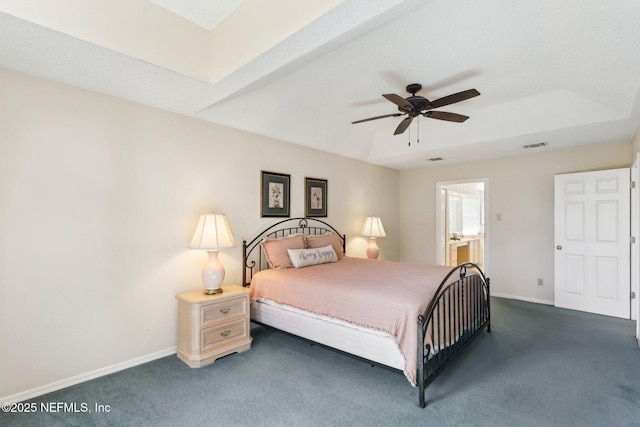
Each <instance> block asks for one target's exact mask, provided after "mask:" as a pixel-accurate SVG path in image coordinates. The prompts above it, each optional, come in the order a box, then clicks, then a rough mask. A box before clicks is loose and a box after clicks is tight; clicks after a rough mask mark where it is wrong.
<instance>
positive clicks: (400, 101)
mask: <svg viewBox="0 0 640 427" xmlns="http://www.w3.org/2000/svg"><path fill="white" fill-rule="evenodd" d="M382 96H384V97H385V98H386V99H387V100H389V101H391V102H393V103H394V104H396V105H397V106H398V107H400V108H402V109H403V110H405V111H410V110H411V109H412V108H413V105H411V103H410V102H409V101H407V100H406V99H404V98H403V97H401V96H400V95H395V94H393V93H389V94H386V95H382Z"/></svg>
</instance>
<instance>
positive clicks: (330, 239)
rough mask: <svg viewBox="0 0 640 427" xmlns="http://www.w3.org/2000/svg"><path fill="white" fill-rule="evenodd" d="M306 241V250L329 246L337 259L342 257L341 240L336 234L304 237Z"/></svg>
mask: <svg viewBox="0 0 640 427" xmlns="http://www.w3.org/2000/svg"><path fill="white" fill-rule="evenodd" d="M306 240H307V248H309V249H315V248H323V247H325V246H327V245H331V246H333V250H334V251H335V252H336V255H337V256H338V259H340V258H342V257H343V256H344V251H343V250H342V239H341V238H340V236H338V235H337V234H334V233H328V234H322V235H317V236H306Z"/></svg>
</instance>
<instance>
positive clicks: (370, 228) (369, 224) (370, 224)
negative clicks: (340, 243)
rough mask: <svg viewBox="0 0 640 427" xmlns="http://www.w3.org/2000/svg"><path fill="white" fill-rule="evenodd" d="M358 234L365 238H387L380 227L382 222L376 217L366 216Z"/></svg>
mask: <svg viewBox="0 0 640 427" xmlns="http://www.w3.org/2000/svg"><path fill="white" fill-rule="evenodd" d="M360 234H361V235H363V236H367V237H386V236H387V235H386V234H385V232H384V227H383V226H382V220H380V218H378V217H377V216H368V217H366V218H365V220H364V225H363V226H362V231H361V232H360Z"/></svg>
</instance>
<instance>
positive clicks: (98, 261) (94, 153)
mask: <svg viewBox="0 0 640 427" xmlns="http://www.w3.org/2000/svg"><path fill="white" fill-rule="evenodd" d="M0 93H2V96H1V97H0V117H1V118H2V121H1V122H0V123H1V124H0V236H1V238H0V346H1V348H0V372H1V373H2V374H1V375H0V376H1V377H2V379H1V381H0V399H2V398H3V397H5V398H6V397H7V396H15V395H24V393H26V392H27V391H30V390H33V389H35V388H37V387H43V386H47V385H50V384H58V383H57V382H58V381H63V382H64V381H66V380H68V379H70V378H71V379H73V378H79V377H77V376H80V377H82V376H83V375H85V374H87V373H92V372H96V371H98V370H100V369H105V368H110V367H113V366H118V364H122V363H127V361H131V360H134V361H135V360H142V359H136V358H145V357H154V355H162V354H167V352H170V351H172V349H173V348H174V346H175V344H176V330H177V327H176V308H177V307H176V301H175V298H174V295H175V294H177V293H180V292H184V291H187V290H192V289H198V288H200V287H201V286H202V285H201V281H200V277H199V276H200V269H201V267H202V266H203V264H204V263H205V261H206V255H205V254H204V253H202V252H199V251H193V250H189V249H187V245H188V242H189V239H190V238H191V233H192V232H193V229H194V228H195V225H196V222H197V219H198V216H199V215H200V214H201V213H205V212H210V211H217V212H224V213H226V214H227V218H228V220H229V223H230V226H231V229H232V232H233V234H234V237H235V239H236V242H237V243H238V244H241V242H242V240H243V239H249V238H252V237H253V234H254V233H255V232H256V231H258V230H259V229H261V228H262V227H265V226H266V225H267V224H270V223H273V222H275V221H276V220H274V219H268V218H260V215H259V212H260V202H259V183H260V170H268V171H274V172H280V173H288V174H291V194H292V198H291V211H292V212H291V213H292V216H302V215H303V214H304V206H303V195H304V177H305V176H309V177H314V178H326V179H328V197H329V200H328V210H329V217H328V218H327V221H328V222H330V223H332V224H333V225H335V226H336V227H337V228H338V229H339V230H341V231H343V232H344V233H346V234H347V236H348V244H347V253H348V254H349V255H353V256H364V252H365V248H366V244H367V240H366V239H365V238H364V237H360V236H358V233H359V231H360V227H361V226H362V221H363V219H364V217H365V216H367V215H372V214H375V215H379V216H381V217H382V218H383V221H384V226H385V228H387V233H388V236H389V237H387V238H385V239H380V240H379V242H378V243H379V246H380V247H381V250H382V254H383V257H385V258H387V259H397V258H398V256H399V241H400V239H399V234H400V233H399V229H398V222H399V221H398V207H397V206H398V195H397V188H398V177H399V173H398V172H397V171H395V170H391V169H386V168H382V167H378V166H373V165H370V164H367V163H364V162H359V161H355V160H351V159H346V158H343V157H338V156H335V155H331V154H327V153H323V152H319V151H315V150H311V149H308V148H304V147H301V146H297V145H292V144H288V143H285V142H282V141H277V140H273V139H269V138H265V137H261V136H258V135H254V134H250V133H246V132H241V131H238V130H234V129H230V128H226V127H223V126H218V125H214V124H211V123H207V122H203V121H199V120H195V119H192V118H188V117H184V116H180V115H177V114H173V113H168V112H164V111H160V110H156V109H152V108H148V107H144V106H141V105H138V104H133V103H130V102H126V101H122V100H119V99H115V98H111V97H107V96H103V95H98V94H95V93H92V92H88V91H84V90H79V89H75V88H71V87H68V86H64V85H60V84H56V83H52V82H48V81H45V80H41V79H36V78H32V77H29V76H25V75H22V74H17V73H13V72H9V71H5V70H0ZM220 258H221V261H222V262H223V263H224V264H225V267H226V270H227V277H226V280H225V283H236V282H239V281H240V278H241V267H240V266H241V247H240V246H238V247H236V248H233V249H230V250H225V251H224V252H222V253H221V256H220ZM67 385H68V384H67Z"/></svg>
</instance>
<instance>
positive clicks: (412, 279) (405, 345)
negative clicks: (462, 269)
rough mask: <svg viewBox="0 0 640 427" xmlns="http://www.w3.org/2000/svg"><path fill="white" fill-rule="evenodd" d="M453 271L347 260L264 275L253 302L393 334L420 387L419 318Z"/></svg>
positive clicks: (410, 377)
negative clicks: (418, 380)
mask: <svg viewBox="0 0 640 427" xmlns="http://www.w3.org/2000/svg"><path fill="white" fill-rule="evenodd" d="M450 270H451V268H450V267H444V266H433V265H421V264H405V263H397V262H391V261H376V260H369V259H362V258H349V257H344V258H342V259H341V260H340V261H338V262H336V263H330V264H321V265H316V266H311V267H305V268H290V269H286V270H263V271H261V272H259V273H257V274H256V275H255V276H254V277H253V279H252V280H251V300H252V301H254V300H256V299H266V300H271V301H274V302H277V303H280V304H286V305H289V306H292V307H295V308H298V309H302V310H307V311H310V312H312V313H315V314H321V315H325V316H330V317H333V318H337V319H340V320H344V321H346V322H349V323H353V324H355V325H359V326H365V327H368V328H372V329H376V330H380V331H384V332H387V333H389V334H390V335H392V336H393V337H394V338H395V340H396V342H397V344H398V346H399V349H400V352H401V353H402V355H403V356H404V359H405V369H404V374H405V376H406V377H407V379H408V380H409V381H410V382H411V384H413V385H415V384H416V360H417V345H418V343H417V322H418V316H419V315H420V314H422V313H423V312H424V311H425V310H426V308H427V306H428V305H429V302H430V301H431V299H432V297H433V294H434V293H435V292H436V290H437V288H438V286H439V285H440V282H441V281H442V279H443V278H444V277H445V276H446V275H447V273H448V272H449V271H450ZM452 280H455V279H452Z"/></svg>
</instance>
